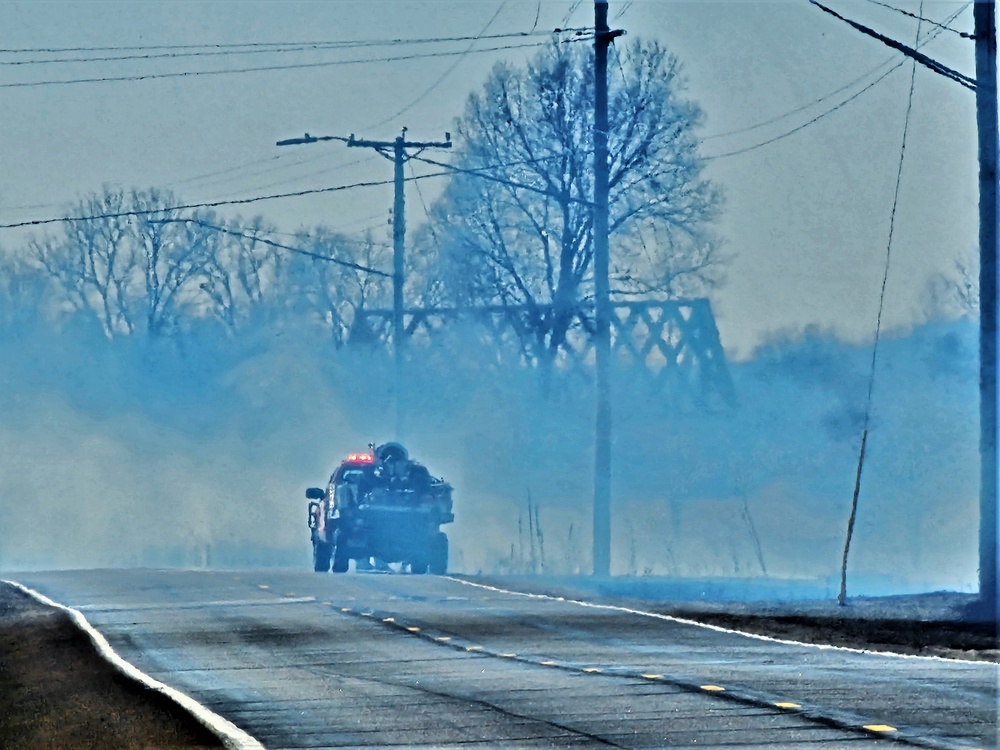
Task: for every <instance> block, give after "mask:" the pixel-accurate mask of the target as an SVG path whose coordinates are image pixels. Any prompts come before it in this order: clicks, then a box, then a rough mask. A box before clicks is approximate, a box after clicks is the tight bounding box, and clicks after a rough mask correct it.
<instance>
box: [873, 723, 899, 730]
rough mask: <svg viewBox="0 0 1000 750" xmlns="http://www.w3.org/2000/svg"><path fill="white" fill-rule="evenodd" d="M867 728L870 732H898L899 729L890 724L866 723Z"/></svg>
mask: <svg viewBox="0 0 1000 750" xmlns="http://www.w3.org/2000/svg"><path fill="white" fill-rule="evenodd" d="M865 729H867V730H868V731H869V732H896V731H899V730H897V729H896V727H890V726H889V725H888V724H865Z"/></svg>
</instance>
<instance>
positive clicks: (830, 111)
mask: <svg viewBox="0 0 1000 750" xmlns="http://www.w3.org/2000/svg"><path fill="white" fill-rule="evenodd" d="M969 5H971V3H966V4H965V5H964V6H962V7H961V8H959V9H958V10H957V11H955V13H953V14H952V15H951V16H950V17H949V18H948V19H946V21H945V22H946V23H950V22H951V21H953V20H954V19H955V18H957V17H958V16H959V15H960V14H961V13H962V12H963V11H964V10H965V9H966V8H968V7H969ZM940 33H941V32H940V31H934V32H931V34H930V35H929V37H928V39H927V40H926V41H925V42H924V43H923V44H919V45H917V46H918V48H919V47H922V46H923V45H924V44H927V43H928V42H930V41H932V40H933V39H935V38H936V37H937V36H938V35H939V34H940ZM905 63H906V58H905V57H904V58H903V59H902V60H900V61H899V62H898V63H897V64H896V65H894V66H893V67H891V68H890V69H889V70H887V71H886V72H885V73H883V74H882V75H881V76H879V77H878V78H876V79H875V80H874V81H872V82H871V83H870V84H868V85H867V86H865V87H864V88H863V89H861V90H860V91H858V92H857V93H856V94H852V95H851V96H849V97H848V98H846V99H844V100H843V101H841V102H840V103H838V104H836V105H834V106H833V107H831V108H830V109H827V110H825V111H824V112H821V113H820V114H818V115H816V116H815V117H813V118H812V119H811V120H809V121H807V122H804V123H803V124H801V125H798V126H796V127H794V128H792V129H791V130H788V131H786V132H784V133H781V134H780V135H776V136H774V137H773V138H768V139H767V140H765V141H762V142H760V143H755V144H754V145H752V146H747V147H746V148H741V149H736V150H735V151H728V152H726V153H723V154H717V155H715V156H706V157H704V158H705V159H706V160H708V161H712V160H715V159H724V158H726V157H729V156H737V155H739V154H745V153H747V152H749V151H755V150H756V149H758V148H762V147H764V146H769V145H770V144H772V143H775V142H777V141H780V140H783V139H784V138H787V137H788V136H790V135H793V134H795V133H797V132H799V131H800V130H803V129H804V128H807V127H809V126H810V125H812V124H813V123H816V122H818V121H819V120H822V119H823V118H824V117H826V116H827V115H830V114H833V113H834V112H836V111H837V110H838V109H840V108H841V107H843V106H845V105H847V104H849V103H850V102H852V101H854V100H855V99H857V98H858V97H859V96H861V95H862V94H864V93H865V92H867V91H869V90H870V89H872V88H874V87H875V86H876V85H878V84H879V83H881V82H882V81H883V80H884V79H886V78H888V77H889V75H890V74H892V73H894V72H895V71H896V70H898V69H899V68H901V67H903V65H904V64H905ZM884 64H885V63H883V65H884ZM878 67H881V66H878ZM878 67H876V68H875V69H874V70H878ZM870 73H871V71H869V73H866V74H865V75H864V76H862V77H861V78H865V77H867V76H868V75H870ZM857 80H860V79H856V80H855V81H853V82H852V83H850V84H847V86H842V87H841V88H839V89H837V91H843V90H844V89H845V88H849V87H850V86H852V85H853V84H854V83H856V82H857ZM833 93H837V92H832V93H831V94H827V95H826V96H824V97H821V98H820V99H817V100H816V101H814V102H812V103H810V104H808V105H806V106H805V107H799V108H797V109H795V110H792V111H791V112H787V113H785V115H780V116H779V117H776V118H772V120H771V121H769V122H772V121H776V120H778V119H783V118H784V117H786V116H788V115H791V114H794V113H796V112H799V111H801V110H802V109H806V108H808V107H811V106H813V105H814V104H817V103H819V102H820V101H822V100H823V99H826V98H829V97H830V96H832V94H833ZM769 122H768V123H758V125H753V126H750V127H748V128H745V129H744V130H753V129H756V128H757V127H758V126H759V125H763V124H769ZM737 132H743V131H732V133H737ZM721 135H726V134H720V136H716V137H721ZM703 140H708V139H707V138H706V139H703Z"/></svg>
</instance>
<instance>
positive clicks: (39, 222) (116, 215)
mask: <svg viewBox="0 0 1000 750" xmlns="http://www.w3.org/2000/svg"><path fill="white" fill-rule="evenodd" d="M447 174H449V172H447V171H445V172H432V173H431V174H425V175H420V176H419V177H407V178H405V181H406V182H410V181H412V180H426V179H429V178H431V177H443V176H445V175H447ZM391 184H393V180H373V181H369V182H354V183H351V184H349V185H335V186H333V187H326V188H313V189H311V190H297V191H295V192H292V193H275V194H273V195H258V196H255V197H253V198H233V199H230V200H219V201H206V202H203V203H186V204H183V205H178V206H164V207H163V208H156V209H149V210H145V211H115V212H112V213H104V214H89V215H86V216H60V217H57V218H50V219H32V220H30V221H18V222H13V223H9V224H0V229H21V228H24V227H37V226H44V225H46V224H61V223H67V222H80V221H93V220H96V219H121V218H128V217H130V216H151V215H153V214H160V213H165V212H167V211H188V210H193V209H196V208H218V207H219V206H242V205H246V204H248V203H259V202H261V201H270V200H277V199H279V198H300V197H302V196H305V195H319V194H322V193H339V192H342V191H344V190H353V189H355V188H364V187H381V186H384V185H391Z"/></svg>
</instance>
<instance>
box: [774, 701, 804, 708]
mask: <svg viewBox="0 0 1000 750" xmlns="http://www.w3.org/2000/svg"><path fill="white" fill-rule="evenodd" d="M774 705H776V706H777V707H778V708H802V706H800V705H799V704H798V703H789V702H787V701H781V702H780V703H775V704H774Z"/></svg>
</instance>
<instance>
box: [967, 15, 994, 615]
mask: <svg viewBox="0 0 1000 750" xmlns="http://www.w3.org/2000/svg"><path fill="white" fill-rule="evenodd" d="M973 13H974V20H975V32H976V33H975V36H976V124H977V126H978V130H979V253H980V254H979V384H980V401H979V430H980V432H979V448H980V490H979V512H980V518H979V596H980V600H981V604H982V605H983V606H984V608H985V609H987V611H988V612H989V613H990V614H991V615H992V616H993V617H994V618H995V617H996V616H997V27H996V7H995V3H994V2H993V0H976V3H975V6H974V8H973Z"/></svg>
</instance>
